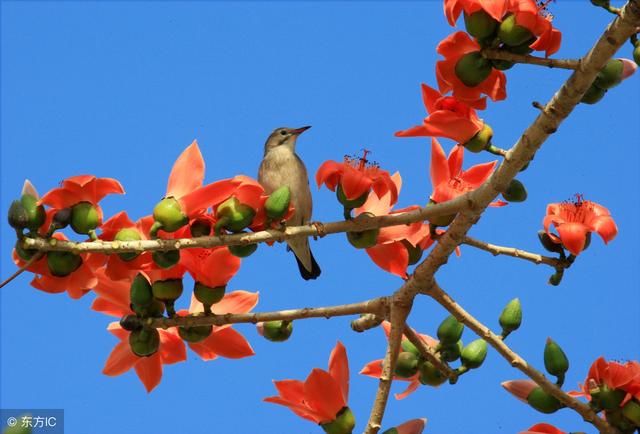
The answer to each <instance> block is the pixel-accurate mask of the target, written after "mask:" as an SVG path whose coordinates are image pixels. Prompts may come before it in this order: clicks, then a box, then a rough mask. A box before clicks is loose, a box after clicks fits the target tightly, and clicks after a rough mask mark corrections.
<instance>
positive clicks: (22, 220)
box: [7, 200, 29, 230]
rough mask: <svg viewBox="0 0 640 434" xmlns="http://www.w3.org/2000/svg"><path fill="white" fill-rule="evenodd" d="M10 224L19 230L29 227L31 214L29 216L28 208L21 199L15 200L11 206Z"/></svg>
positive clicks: (9, 213)
mask: <svg viewBox="0 0 640 434" xmlns="http://www.w3.org/2000/svg"><path fill="white" fill-rule="evenodd" d="M7 218H8V221H9V225H10V226H11V227H12V228H14V229H18V230H22V229H24V228H26V227H27V224H28V223H29V216H27V210H26V209H25V208H24V206H23V205H22V202H20V201H19V200H14V201H13V202H11V206H9V212H8V216H7Z"/></svg>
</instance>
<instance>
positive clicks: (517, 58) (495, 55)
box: [481, 48, 580, 70]
mask: <svg viewBox="0 0 640 434" xmlns="http://www.w3.org/2000/svg"><path fill="white" fill-rule="evenodd" d="M481 53H482V55H483V56H484V57H485V58H487V59H494V60H506V61H508V62H513V63H527V64H529V65H539V66H547V67H549V68H561V69H573V70H576V69H578V68H579V67H580V60H579V59H549V58H546V57H536V56H529V55H526V54H514V53H509V52H508V51H504V50H499V49H497V48H485V49H483V50H482V51H481Z"/></svg>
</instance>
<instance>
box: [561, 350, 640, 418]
mask: <svg viewBox="0 0 640 434" xmlns="http://www.w3.org/2000/svg"><path fill="white" fill-rule="evenodd" d="M602 386H606V387H607V388H609V389H611V390H622V391H624V392H625V393H626V395H625V397H624V399H623V400H622V402H621V403H620V406H623V405H624V404H626V403H627V401H629V400H630V399H632V398H635V399H638V400H640V363H639V362H637V361H636V360H632V361H629V362H626V363H624V364H623V363H619V362H615V361H609V362H608V361H606V360H605V359H604V357H599V358H598V359H597V360H596V361H595V362H593V364H592V365H591V368H590V369H589V373H588V374H587V378H586V379H585V382H584V383H583V384H582V385H581V387H580V388H581V389H582V391H581V392H571V395H573V396H584V397H587V398H588V399H591V391H592V390H594V389H598V388H601V387H602Z"/></svg>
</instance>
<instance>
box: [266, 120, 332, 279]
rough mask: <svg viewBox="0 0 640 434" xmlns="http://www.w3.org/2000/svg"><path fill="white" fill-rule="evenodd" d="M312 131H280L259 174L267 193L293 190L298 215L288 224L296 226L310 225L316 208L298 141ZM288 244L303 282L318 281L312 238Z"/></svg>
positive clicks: (269, 144)
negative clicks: (282, 189) (280, 189)
mask: <svg viewBox="0 0 640 434" xmlns="http://www.w3.org/2000/svg"><path fill="white" fill-rule="evenodd" d="M309 128H311V127H302V128H276V129H275V130H274V131H273V132H272V133H271V135H270V136H269V138H268V139H267V141H266V143H265V144H264V157H263V159H262V163H261V164H260V169H259V171H258V181H259V182H260V184H262V186H263V187H264V189H265V191H266V192H267V193H269V194H270V193H272V192H273V191H275V190H277V189H278V188H280V187H282V186H285V185H286V186H288V187H289V190H290V191H291V201H292V202H293V206H294V208H295V212H294V214H293V216H291V218H289V220H287V223H288V224H291V225H295V226H299V225H304V224H307V223H309V221H310V220H311V211H312V208H313V203H312V199H311V190H310V188H309V176H308V174H307V169H306V167H305V166H304V163H303V162H302V160H301V159H300V157H298V155H297V154H296V140H298V136H299V135H300V134H302V133H303V132H305V131H306V130H308V129H309ZM287 244H288V246H289V249H290V250H291V251H293V254H294V255H295V257H296V261H297V262H298V268H299V269H300V275H301V276H302V278H303V279H305V280H309V279H315V278H317V277H318V276H319V275H320V267H319V266H318V263H317V262H316V260H315V259H314V257H313V254H312V253H311V249H310V248H309V238H306V237H300V238H292V239H289V240H287Z"/></svg>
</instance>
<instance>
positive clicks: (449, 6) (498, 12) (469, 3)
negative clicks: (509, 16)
mask: <svg viewBox="0 0 640 434" xmlns="http://www.w3.org/2000/svg"><path fill="white" fill-rule="evenodd" d="M508 2H509V0H444V14H445V16H446V17H447V21H449V24H451V25H452V26H455V25H456V21H458V17H459V16H460V14H461V13H462V12H463V11H464V12H465V13H466V14H467V15H471V14H473V13H474V12H478V11H480V10H482V11H485V12H486V13H487V14H489V16H491V18H493V19H494V20H496V21H502V17H503V16H504V14H505V11H506V10H507V4H508Z"/></svg>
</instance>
